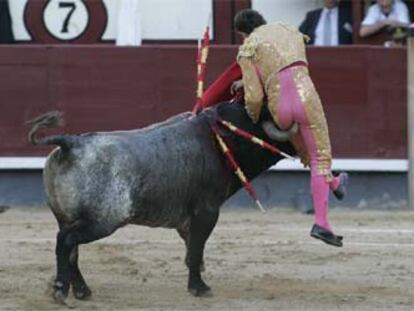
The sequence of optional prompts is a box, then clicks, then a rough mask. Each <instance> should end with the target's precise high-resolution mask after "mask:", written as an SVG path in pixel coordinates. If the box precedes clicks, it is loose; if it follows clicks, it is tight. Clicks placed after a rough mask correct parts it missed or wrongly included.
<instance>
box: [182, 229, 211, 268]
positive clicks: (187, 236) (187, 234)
mask: <svg viewBox="0 0 414 311" xmlns="http://www.w3.org/2000/svg"><path fill="white" fill-rule="evenodd" d="M177 232H178V234H179V235H180V237H181V238H182V239H183V240H184V243H185V247H186V254H185V260H184V262H185V265H186V266H187V268H190V254H189V251H188V244H189V243H190V232H189V228H185V229H180V228H179V229H177ZM205 270H206V267H205V266H204V260H203V259H202V260H201V264H200V271H201V272H204V271H205Z"/></svg>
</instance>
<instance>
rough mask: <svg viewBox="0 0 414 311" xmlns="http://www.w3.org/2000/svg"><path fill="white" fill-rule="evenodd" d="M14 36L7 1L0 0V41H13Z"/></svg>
mask: <svg viewBox="0 0 414 311" xmlns="http://www.w3.org/2000/svg"><path fill="white" fill-rule="evenodd" d="M13 42H14V36H13V31H12V22H11V17H10V11H9V2H8V1H0V43H13Z"/></svg>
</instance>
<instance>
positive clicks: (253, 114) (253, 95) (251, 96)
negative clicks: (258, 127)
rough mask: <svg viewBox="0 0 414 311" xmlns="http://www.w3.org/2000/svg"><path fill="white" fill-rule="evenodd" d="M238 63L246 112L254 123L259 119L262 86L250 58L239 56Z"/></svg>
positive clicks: (262, 93)
mask: <svg viewBox="0 0 414 311" xmlns="http://www.w3.org/2000/svg"><path fill="white" fill-rule="evenodd" d="M238 63H239V65H240V68H241V70H242V75H243V88H244V101H245V106H246V110H247V114H248V115H249V116H250V118H251V119H252V120H253V122H254V123H256V122H257V121H259V117H260V111H261V109H262V106H263V98H264V92H263V87H262V84H261V82H260V79H259V77H258V75H257V72H256V68H255V65H254V63H253V61H252V60H251V58H249V57H239V59H238Z"/></svg>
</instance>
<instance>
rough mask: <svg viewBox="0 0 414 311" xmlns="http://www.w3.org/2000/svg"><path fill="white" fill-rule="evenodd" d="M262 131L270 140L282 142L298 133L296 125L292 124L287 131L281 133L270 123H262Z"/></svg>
mask: <svg viewBox="0 0 414 311" xmlns="http://www.w3.org/2000/svg"><path fill="white" fill-rule="evenodd" d="M262 129H263V131H264V132H265V133H266V135H267V136H269V137H270V138H271V139H273V140H276V141H281V142H283V141H288V140H289V139H290V138H291V137H292V136H293V135H295V134H296V133H297V132H298V124H297V123H293V124H292V126H291V127H290V128H289V129H288V130H286V131H283V130H280V129H278V128H277V127H276V126H275V124H274V123H273V122H272V121H263V122H262Z"/></svg>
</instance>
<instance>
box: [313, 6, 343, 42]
mask: <svg viewBox="0 0 414 311" xmlns="http://www.w3.org/2000/svg"><path fill="white" fill-rule="evenodd" d="M329 11H330V14H329ZM328 16H330V19H331V42H330V44H324V42H323V39H324V38H323V37H324V32H325V25H326V23H325V21H326V19H327V18H328ZM338 44H339V40H338V7H334V8H333V9H330V10H329V9H327V8H323V10H322V12H321V16H320V17H319V21H318V25H317V26H316V30H315V42H314V45H316V46H323V45H325V46H327V45H328V46H329V45H331V46H332V45H338Z"/></svg>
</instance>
